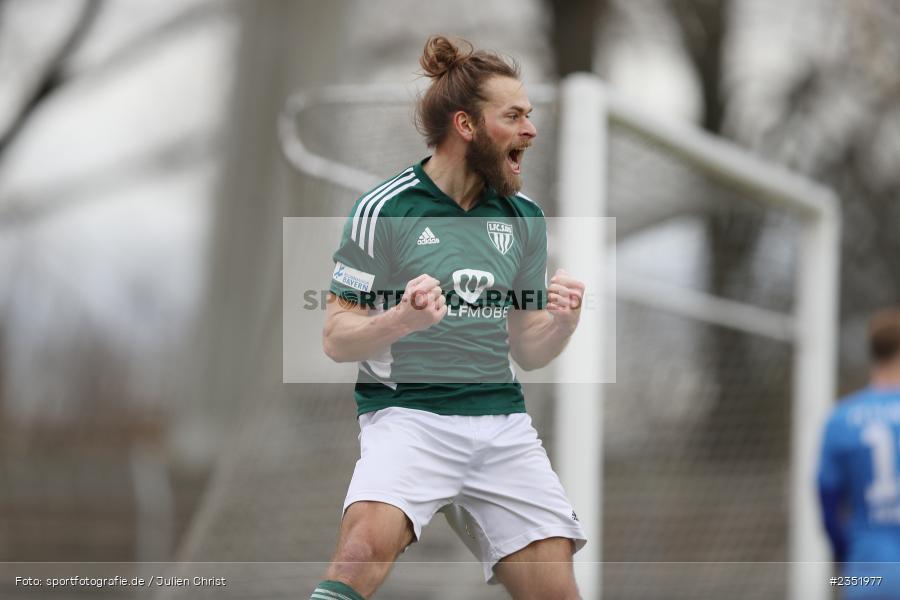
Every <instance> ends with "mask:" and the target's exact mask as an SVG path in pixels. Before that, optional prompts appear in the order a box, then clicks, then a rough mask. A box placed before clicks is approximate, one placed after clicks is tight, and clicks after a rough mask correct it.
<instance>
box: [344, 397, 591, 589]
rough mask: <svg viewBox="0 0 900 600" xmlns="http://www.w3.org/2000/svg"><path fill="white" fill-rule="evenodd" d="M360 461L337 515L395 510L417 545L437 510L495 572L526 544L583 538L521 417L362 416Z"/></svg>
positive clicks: (389, 412)
mask: <svg viewBox="0 0 900 600" xmlns="http://www.w3.org/2000/svg"><path fill="white" fill-rule="evenodd" d="M359 423H360V434H359V441H360V451H361V452H360V453H361V457H360V459H359V460H358V461H357V463H356V469H355V470H354V471H353V480H352V481H351V482H350V489H349V490H347V498H346V500H344V511H346V510H347V507H348V506H350V505H351V504H353V503H354V502H360V501H364V500H369V501H377V502H384V503H387V504H391V505H393V506H396V507H397V508H399V509H400V510H402V511H403V512H404V513H406V516H407V517H409V520H410V521H411V522H412V526H413V529H414V532H415V535H416V539H417V540H418V539H419V537H420V536H421V534H422V528H423V527H424V526H425V525H427V524H428V523H429V521H431V518H432V517H433V516H434V514H435V513H436V512H438V511H441V512H443V513H444V515H445V516H446V517H447V521H448V522H449V523H450V526H451V527H452V528H453V529H454V530H455V531H456V533H457V535H459V536H460V538H461V539H462V540H463V542H464V543H465V544H466V546H468V548H469V550H471V551H472V553H473V554H474V555H475V556H476V557H477V558H478V559H479V560H480V561H481V563H482V565H483V567H484V577H485V581H487V582H488V583H497V581H496V580H495V578H494V572H493V569H494V565H496V564H497V562H498V561H499V560H500V559H501V558H503V557H505V556H508V555H510V554H512V553H513V552H516V551H518V550H521V549H522V548H524V547H525V546H527V545H528V544H530V543H532V542H535V541H537V540H542V539H546V538H550V537H564V538H569V539H571V540H572V541H573V542H574V543H575V550H576V551H578V550H580V549H581V548H582V547H583V546H584V544H585V543H586V540H585V536H584V531H583V530H582V528H581V524H580V523H579V522H578V520H577V517H576V515H575V511H573V510H572V506H571V505H570V504H569V501H568V499H567V498H566V494H565V492H564V491H563V488H562V485H561V484H560V482H559V478H558V477H557V476H556V473H554V472H553V469H552V468H551V466H550V460H549V459H548V458H547V453H546V452H545V451H544V447H543V445H542V444H541V441H540V439H538V435H537V431H535V429H534V427H533V426H532V425H531V417H529V416H528V415H527V414H525V413H515V414H511V415H485V416H477V417H467V416H445V415H437V414H434V413H430V412H425V411H421V410H413V409H409V408H386V409H382V410H379V411H375V412H372V413H366V414H364V415H361V416H360V417H359Z"/></svg>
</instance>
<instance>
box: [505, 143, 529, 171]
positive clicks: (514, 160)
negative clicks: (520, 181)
mask: <svg viewBox="0 0 900 600" xmlns="http://www.w3.org/2000/svg"><path fill="white" fill-rule="evenodd" d="M523 154H525V148H515V149H513V150H510V151H509V152H508V153H507V155H506V162H507V163H509V168H510V169H512V172H513V173H515V174H516V175H518V174H520V173H521V172H522V155H523Z"/></svg>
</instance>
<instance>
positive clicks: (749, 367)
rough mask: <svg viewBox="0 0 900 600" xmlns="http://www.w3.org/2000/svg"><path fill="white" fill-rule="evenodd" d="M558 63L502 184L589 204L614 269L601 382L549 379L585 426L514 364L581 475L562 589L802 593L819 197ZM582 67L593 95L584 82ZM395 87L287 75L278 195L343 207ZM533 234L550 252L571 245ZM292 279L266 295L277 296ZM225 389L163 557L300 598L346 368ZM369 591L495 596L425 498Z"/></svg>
mask: <svg viewBox="0 0 900 600" xmlns="http://www.w3.org/2000/svg"><path fill="white" fill-rule="evenodd" d="M580 77H581V78H580V79H576V80H575V81H574V84H573V82H572V81H570V82H568V83H565V84H564V85H563V86H561V87H559V88H557V87H553V86H533V87H531V88H529V91H530V92H531V100H532V103H533V104H534V106H535V111H534V114H533V119H534V122H535V125H536V127H537V129H538V131H539V134H538V139H537V143H536V144H535V145H534V146H533V148H532V150H530V151H529V154H528V155H527V157H526V164H525V170H524V172H525V176H524V178H525V188H524V190H525V192H526V193H527V194H528V195H529V196H530V197H532V198H534V199H535V200H537V201H538V203H540V204H541V205H542V207H543V208H544V211H545V213H546V214H547V216H548V217H554V216H561V217H581V216H589V215H594V214H596V211H595V210H594V209H595V208H596V207H597V206H599V207H601V208H602V215H604V216H608V217H613V218H615V228H614V229H612V228H611V229H609V230H608V232H604V233H605V235H606V237H605V241H606V245H607V247H609V248H610V250H611V251H614V252H615V256H616V268H615V270H614V271H612V270H608V269H606V268H605V267H606V265H605V263H604V264H598V265H597V271H598V273H599V274H600V276H602V277H604V278H605V277H607V275H605V274H604V273H615V277H614V281H610V283H609V287H608V289H609V290H610V294H609V297H608V298H607V300H606V301H607V302H608V303H612V305H613V306H614V308H615V311H614V314H615V315H616V316H615V319H616V323H615V327H614V330H615V335H614V336H613V335H611V334H610V333H609V332H610V331H611V329H612V328H610V327H603V328H601V329H600V330H598V332H600V331H605V332H606V334H604V336H603V337H602V338H597V339H596V344H595V345H596V346H597V348H598V349H601V350H602V352H597V353H596V358H597V360H601V359H602V357H603V356H604V355H605V356H606V357H607V360H606V361H605V364H607V365H609V364H611V361H609V360H608V358H609V357H614V358H615V360H614V361H612V362H613V363H614V365H615V367H614V368H615V372H614V373H606V374H605V379H604V378H598V379H597V381H598V382H599V381H604V380H609V381H614V382H615V383H609V384H605V385H600V384H593V385H591V384H586V385H581V386H576V387H574V388H571V389H573V390H576V391H575V392H574V393H577V394H584V395H585V397H587V398H588V399H589V400H590V401H592V402H595V403H596V404H597V406H596V409H597V410H596V412H591V413H589V417H588V420H589V423H587V425H588V427H589V428H591V429H592V430H593V431H594V432H595V435H592V436H589V437H588V438H583V437H580V436H577V439H574V440H573V439H570V438H573V437H576V436H573V435H568V434H567V432H569V431H574V429H570V428H569V426H570V425H580V426H581V428H582V429H583V428H584V425H585V424H584V423H581V424H576V423H570V422H569V421H567V420H571V419H572V418H573V417H572V416H571V414H570V413H569V414H567V413H565V411H561V410H560V407H561V406H562V405H563V403H565V402H566V401H568V400H570V399H568V398H561V397H560V396H561V395H564V394H565V392H564V390H566V389H568V388H566V387H565V386H559V385H556V386H555V385H552V384H548V383H536V384H526V389H525V394H526V403H527V406H528V410H529V412H530V414H531V415H532V417H533V419H534V423H535V426H536V428H537V429H538V431H539V433H540V434H541V436H542V439H543V440H544V443H545V446H546V447H547V448H548V451H549V453H550V456H551V460H553V461H554V464H555V466H556V467H557V468H558V469H559V470H560V472H561V474H564V477H563V479H564V484H565V485H566V486H567V488H569V485H570V481H566V479H567V478H569V479H572V478H575V477H577V478H578V479H579V480H581V484H579V485H578V487H579V490H583V491H579V492H578V493H576V494H575V497H573V503H574V504H575V507H576V510H578V511H579V512H581V511H582V508H581V506H584V510H585V511H586V512H587V513H588V514H590V515H595V516H596V519H597V521H598V522H596V523H586V524H585V525H586V527H588V529H589V531H592V532H595V533H596V534H597V535H598V536H599V538H600V539H593V540H592V541H591V542H590V544H589V546H588V547H589V548H590V547H592V546H593V551H592V552H593V553H592V554H589V555H588V556H590V557H591V558H593V559H594V560H599V561H601V562H600V563H599V564H597V563H586V564H579V565H578V566H577V573H578V575H579V578H580V580H581V581H582V582H583V583H582V586H583V587H582V590H583V593H584V594H585V596H584V597H585V598H596V597H601V595H602V597H603V598H610V599H615V598H627V599H641V598H647V599H651V598H652V599H655V598H660V597H666V598H671V599H679V598H684V599H691V600H702V599H705V598H710V599H713V598H715V599H718V598H722V597H731V598H746V599H751V598H760V599H762V598H765V599H767V600H768V599H771V598H786V597H790V595H791V593H792V590H796V589H803V590H804V594H803V597H805V598H824V597H825V596H824V592H822V591H821V590H820V588H818V587H816V586H818V585H819V583H818V582H816V581H815V580H816V578H817V577H818V576H819V575H820V574H821V570H818V571H817V570H816V568H813V569H812V570H809V569H807V570H806V571H804V570H803V569H801V568H799V567H798V566H797V564H798V561H816V560H824V559H825V557H824V556H823V549H822V540H821V538H820V536H819V535H818V532H817V529H816V527H817V523H816V522H815V520H816V516H815V515H816V512H815V506H814V503H813V495H812V485H813V479H812V477H813V468H814V461H815V446H816V443H817V433H816V432H815V428H817V427H818V426H819V425H820V423H821V422H822V420H823V418H824V413H825V411H826V410H827V406H828V404H829V402H830V401H831V393H832V383H831V382H832V376H831V375H830V374H829V373H830V372H831V362H830V361H831V360H832V352H833V346H834V330H833V327H834V323H833V320H834V278H835V261H836V254H835V247H836V246H835V244H836V231H837V223H836V217H835V211H834V200H833V198H831V196H830V195H829V194H828V193H827V192H825V191H823V190H821V189H819V188H817V187H816V186H814V185H812V184H811V183H809V182H806V181H803V180H800V179H798V178H796V177H794V176H791V175H788V174H786V173H784V172H782V171H780V170H778V169H775V168H773V167H771V166H767V165H765V164H763V163H762V162H761V161H759V160H756V159H752V158H750V157H748V156H747V155H746V154H745V153H743V152H741V151H739V150H737V149H735V148H734V147H733V146H731V145H728V144H725V143H723V142H721V141H718V140H714V139H712V138H711V137H710V136H706V135H704V134H702V133H700V132H698V131H696V130H695V129H693V128H690V127H687V126H684V127H673V126H671V125H668V124H666V123H662V122H656V121H655V120H653V119H650V118H648V117H646V116H644V115H641V114H636V113H632V112H631V111H630V110H629V108H628V106H627V105H626V104H624V103H622V102H621V101H620V100H617V99H616V98H615V97H614V96H612V95H610V94H607V93H605V92H604V90H603V88H602V86H601V85H600V83H599V82H598V81H596V80H593V79H587V78H586V76H580ZM573 85H574V87H573ZM579 86H580V87H579ZM579 90H580V91H579ZM585 90H588V91H593V92H594V93H595V95H596V98H595V99H592V100H591V101H589V102H586V101H585V98H584V95H583V92H584V91H585ZM413 101H414V92H412V91H409V90H405V89H398V88H391V87H369V86H366V87H340V88H324V89H319V90H313V91H308V92H305V93H301V94H298V95H296V96H294V97H292V98H291V99H290V100H289V102H288V104H287V106H286V109H285V112H284V114H283V116H282V121H281V135H282V142H283V146H284V150H285V155H286V157H287V159H288V161H289V162H290V163H291V164H292V165H293V166H294V167H295V170H296V178H295V179H294V180H293V181H292V182H291V185H292V187H293V190H292V192H293V193H294V195H295V197H296V202H295V203H294V204H293V205H292V207H291V211H290V213H289V214H288V215H286V216H306V217H310V216H315V217H345V216H346V215H347V214H348V212H349V210H350V207H351V206H352V204H353V202H354V200H355V199H356V198H357V197H358V196H359V195H360V193H361V192H363V191H365V190H366V189H369V188H371V187H372V186H373V185H374V184H375V183H377V182H378V181H380V180H383V179H384V178H386V177H388V176H390V175H391V174H393V173H395V172H397V171H399V170H400V169H402V168H404V167H405V166H407V165H410V164H412V163H413V162H415V161H417V160H420V159H421V158H422V157H423V156H424V155H425V154H426V148H425V147H424V145H423V144H422V142H421V139H420V137H419V136H418V135H417V134H416V132H415V129H414V127H413V116H412V115H413V111H412V105H413ZM567 111H596V113H597V114H598V115H600V119H599V121H600V126H599V127H598V128H597V131H589V132H587V134H585V132H583V131H582V132H576V133H577V135H576V134H573V132H572V131H566V126H565V125H561V124H564V123H567V122H568V123H573V122H574V123H578V117H577V115H575V116H574V118H573V115H572V114H568V115H567V114H565V113H566V112H567ZM565 117H568V119H566V118H565ZM588 122H593V121H591V120H590V119H588ZM569 127H570V129H571V126H569ZM586 138H587V140H588V142H587V144H591V145H593V150H594V152H593V153H585V154H581V156H582V158H583V157H584V156H599V157H600V160H601V162H602V164H597V172H598V173H600V174H604V175H603V177H602V178H601V179H600V189H592V188H591V187H590V183H586V184H585V186H586V188H585V190H584V194H583V195H580V196H579V198H578V200H577V202H580V203H583V210H581V209H580V208H578V206H579V205H578V204H573V200H572V199H571V198H567V199H565V201H560V199H559V197H558V196H559V194H558V190H560V189H566V190H571V189H573V188H574V189H579V188H578V186H579V182H578V181H566V180H564V178H567V177H572V175H570V174H569V172H570V170H567V169H566V168H565V165H563V166H562V167H561V165H560V159H559V157H560V156H578V155H579V153H580V152H582V151H583V150H584V148H583V147H582V146H579V144H585V141H584V140H585V139H586ZM567 145H568V146H567ZM567 152H568V154H567ZM573 206H574V207H575V208H574V209H573ZM573 210H574V212H576V213H577V214H572V212H573ZM551 227H552V226H551ZM550 235H551V247H550V253H551V260H554V257H558V256H559V255H560V254H565V255H572V253H577V252H578V251H579V249H580V248H582V247H589V245H585V244H584V240H578V239H567V238H561V237H559V236H554V232H553V231H552V230H551V232H550ZM598 235H599V234H598ZM599 239H604V237H603V235H601V236H600V238H599ZM331 250H332V249H331V248H326V249H324V250H323V251H322V252H323V257H324V258H323V260H328V257H329V256H330V252H331ZM316 260H318V258H317V259H316ZM598 273H595V274H594V275H598ZM610 277H612V276H610ZM294 301H296V299H291V298H287V297H286V298H284V303H285V306H284V308H285V310H286V311H287V310H290V309H291V308H290V307H291V303H293V302H294ZM318 335H319V332H318V331H313V332H309V336H310V337H311V339H310V343H309V344H308V350H307V351H308V352H319V351H320V349H319V348H320V346H319V343H318ZM602 340H605V342H603V341H602ZM601 346H602V348H600V347H601ZM594 356H595V355H594V354H591V353H590V352H588V356H587V359H588V360H591V359H592V357H594ZM577 360H581V361H584V360H585V356H581V357H579V358H578V359H577ZM594 367H595V368H596V369H597V370H598V371H602V369H603V365H602V364H596V365H594ZM246 404H247V410H246V411H245V415H246V417H245V419H244V421H243V423H242V424H241V427H240V428H239V435H238V436H237V437H236V438H235V439H234V440H233V443H232V444H231V451H230V452H229V453H228V454H227V455H226V456H224V457H223V459H222V463H221V464H220V465H219V468H218V469H217V473H216V475H215V477H214V480H213V483H212V485H211V487H210V491H209V492H208V494H207V497H206V499H205V501H204V503H203V506H202V508H201V509H200V511H199V512H198V515H197V517H196V519H195V522H194V524H193V526H192V528H191V531H190V534H189V535H188V538H187V540H186V541H185V544H184V546H183V548H182V551H181V554H180V557H179V558H180V559H181V560H183V561H211V562H220V561H230V563H229V564H228V565H222V564H219V565H215V566H212V565H199V564H194V565H191V566H190V573H191V575H192V576H193V575H197V574H199V575H202V574H203V573H202V572H201V571H203V570H204V569H207V570H209V571H210V574H211V575H212V574H213V572H214V574H215V576H222V575H223V569H226V568H227V569H228V571H229V575H230V576H231V578H232V579H231V580H230V582H229V586H228V587H227V588H224V589H222V588H219V589H214V590H210V591H209V594H210V595H209V597H216V598H226V597H228V598H230V597H235V598H238V597H240V598H248V597H266V598H297V597H303V594H304V593H308V590H311V589H312V588H313V587H314V586H315V584H316V583H317V582H318V581H319V579H320V578H321V575H322V573H323V571H324V567H325V563H326V562H327V560H328V559H329V558H330V554H331V552H332V551H333V548H334V544H335V541H336V533H337V530H338V526H339V520H340V507H341V503H342V500H343V497H344V493H345V491H346V486H347V484H348V482H349V479H350V476H351V474H352V471H353V465H354V462H355V460H356V458H357V457H358V452H359V448H358V442H357V434H358V426H357V423H356V421H355V418H354V417H355V406H354V404H353V401H352V384H321V383H319V384H316V383H307V384H290V385H283V386H272V387H271V388H267V389H265V390H262V391H261V392H260V394H259V395H258V397H254V398H247V399H246ZM575 418H577V416H576V417H575ZM591 429H588V430H591ZM594 444H596V445H597V448H596V452H592V451H591V450H590V449H591V448H592V445H594ZM579 448H580V449H582V450H584V452H583V456H584V457H587V458H584V459H581V458H579V457H580V456H581V454H582V453H580V452H579ZM573 456H574V457H575V458H572V457H573ZM561 457H562V458H561ZM563 459H565V460H567V461H569V462H570V463H572V464H563V465H561V464H559V462H558V460H563ZM585 482H587V483H585ZM572 485H576V484H575V483H572ZM186 568H187V567H184V566H182V567H181V569H182V570H184V569H186ZM819 569H820V568H819ZM821 579H822V581H823V582H824V581H825V577H824V576H823V577H821ZM798 586H799V587H798ZM810 586H812V587H810ZM817 590H820V591H817ZM202 593H203V592H202V591H200V590H198V589H196V588H194V589H191V590H189V591H188V590H168V591H167V595H166V596H165V597H172V598H178V597H192V598H193V597H204V596H203V595H202ZM380 595H381V596H384V597H389V598H395V599H407V598H408V599H410V600H412V599H418V600H422V599H429V598H433V599H435V600H438V599H453V598H503V597H506V596H505V594H504V593H503V592H502V590H500V589H498V588H496V587H488V586H485V585H484V584H483V583H482V580H481V572H480V567H479V566H478V565H476V564H474V563H473V562H472V557H471V555H469V554H468V552H467V550H466V549H465V548H464V546H463V545H462V544H461V543H459V541H458V540H456V539H455V537H454V534H453V533H452V532H451V531H450V530H449V528H448V527H447V526H446V524H445V523H443V519H442V518H440V517H436V518H435V521H434V522H433V524H432V525H431V526H430V527H429V528H427V529H426V530H425V534H424V536H423V540H422V541H421V542H420V543H418V544H415V545H414V546H413V547H411V548H410V549H409V550H408V551H407V552H406V553H405V554H404V555H403V556H402V557H401V560H400V561H399V563H398V565H397V567H396V569H395V571H394V573H393V574H392V575H391V577H390V579H389V581H388V583H387V584H386V585H385V587H384V588H383V591H381V592H380ZM795 597H796V596H795Z"/></svg>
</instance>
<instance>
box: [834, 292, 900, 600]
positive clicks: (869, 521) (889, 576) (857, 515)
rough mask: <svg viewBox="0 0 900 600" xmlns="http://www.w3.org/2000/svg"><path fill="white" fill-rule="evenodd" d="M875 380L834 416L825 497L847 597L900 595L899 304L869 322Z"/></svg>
mask: <svg viewBox="0 0 900 600" xmlns="http://www.w3.org/2000/svg"><path fill="white" fill-rule="evenodd" d="M869 347H870V353H871V356H872V361H873V363H874V365H873V369H872V377H871V382H870V385H869V387H867V388H865V389H863V390H861V391H859V392H857V393H855V394H852V395H850V396H849V397H847V398H845V399H844V400H843V401H842V402H841V403H840V404H839V405H838V406H837V407H836V408H835V409H834V412H833V413H832V415H831V418H830V419H829V420H828V425H827V427H826V429H825V437H824V442H823V446H822V459H821V465H820V469H819V497H820V499H821V503H822V515H823V517H824V521H825V530H826V532H827V533H828V537H829V539H830V541H831V546H832V550H833V552H834V559H835V562H838V563H845V564H844V567H843V569H842V570H843V572H842V573H841V577H838V578H837V579H835V580H834V581H836V582H837V585H838V586H839V587H841V588H842V589H843V590H844V596H843V597H844V598H847V599H851V598H852V599H854V600H855V599H861V598H867V599H875V598H884V599H888V598H892V599H894V598H900V565H898V563H900V472H898V467H900V309H891V310H885V311H882V312H879V313H877V314H876V315H875V316H874V317H873V318H872V320H871V322H870V324H869Z"/></svg>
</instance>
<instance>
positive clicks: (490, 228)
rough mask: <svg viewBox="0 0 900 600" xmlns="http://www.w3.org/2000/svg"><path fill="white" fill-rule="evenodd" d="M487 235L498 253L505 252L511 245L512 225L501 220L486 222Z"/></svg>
mask: <svg viewBox="0 0 900 600" xmlns="http://www.w3.org/2000/svg"><path fill="white" fill-rule="evenodd" d="M487 233H488V237H489V238H491V243H492V244H493V245H494V248H496V249H497V250H498V251H499V252H500V254H506V253H507V252H509V249H510V248H512V245H513V241H514V240H513V227H512V225H510V224H509V223H504V222H502V221H488V222H487Z"/></svg>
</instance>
